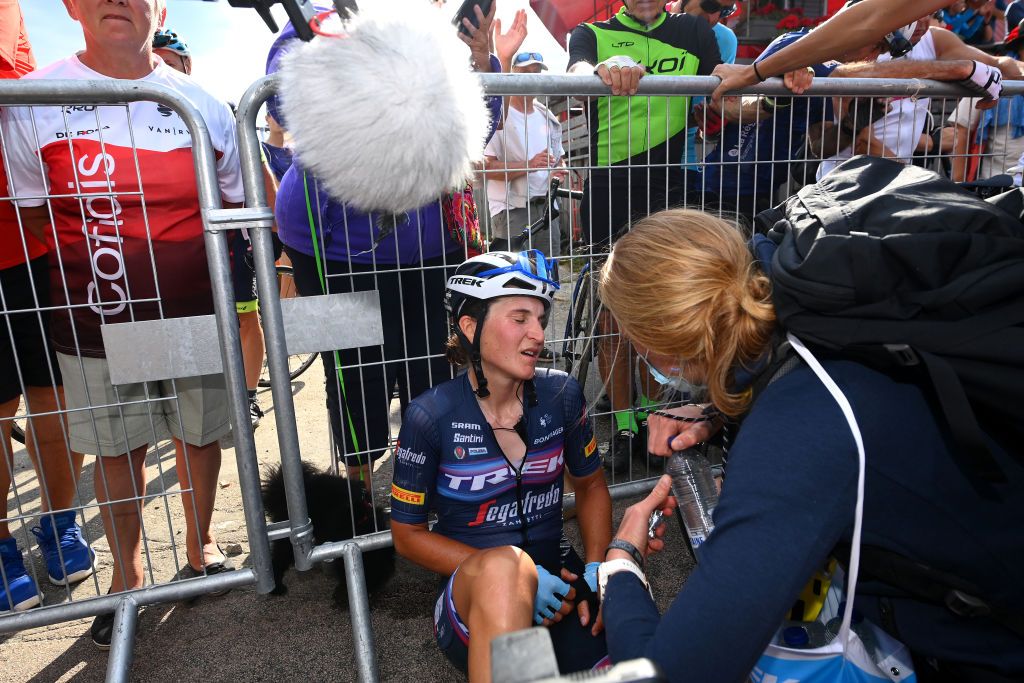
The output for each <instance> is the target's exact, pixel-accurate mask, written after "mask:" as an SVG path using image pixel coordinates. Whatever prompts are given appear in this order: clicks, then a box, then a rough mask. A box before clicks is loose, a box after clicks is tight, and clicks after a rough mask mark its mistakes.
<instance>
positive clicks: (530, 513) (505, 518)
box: [466, 483, 562, 526]
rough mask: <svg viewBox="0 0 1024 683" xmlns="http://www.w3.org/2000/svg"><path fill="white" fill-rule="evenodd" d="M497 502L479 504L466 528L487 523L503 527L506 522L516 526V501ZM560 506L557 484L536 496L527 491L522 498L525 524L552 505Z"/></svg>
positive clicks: (517, 506) (517, 516) (517, 511)
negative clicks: (499, 503) (473, 517)
mask: <svg viewBox="0 0 1024 683" xmlns="http://www.w3.org/2000/svg"><path fill="white" fill-rule="evenodd" d="M497 502H498V500H497V498H494V499H491V500H488V501H487V502H485V503H481V504H480V508H479V509H478V510H477V513H476V518H475V519H474V520H473V521H472V522H470V523H469V524H467V525H466V526H480V525H481V524H487V523H491V524H496V525H498V526H504V525H505V524H506V523H508V522H515V523H517V524H518V523H519V521H520V520H519V503H518V501H512V502H509V503H504V504H503V505H497ZM561 504H562V487H561V486H560V485H559V484H557V483H556V484H552V485H551V488H549V489H548V490H547V491H545V492H544V493H540V494H537V493H533V492H532V491H527V492H526V497H525V498H523V514H524V515H526V522H527V523H528V524H529V523H530V522H532V521H535V519H536V517H538V516H539V514H540V513H541V512H542V511H544V510H547V509H548V508H550V507H552V506H554V505H558V506H559V507H561Z"/></svg>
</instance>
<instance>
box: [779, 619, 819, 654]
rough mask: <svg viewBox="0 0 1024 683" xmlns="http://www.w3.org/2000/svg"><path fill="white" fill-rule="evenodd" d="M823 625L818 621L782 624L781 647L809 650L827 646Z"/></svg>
mask: <svg viewBox="0 0 1024 683" xmlns="http://www.w3.org/2000/svg"><path fill="white" fill-rule="evenodd" d="M830 640H831V639H830V638H828V636H826V634H825V625H824V624H822V623H821V622H820V621H784V622H782V639H781V643H780V644H781V645H785V646H786V647H791V648H794V649H797V650H810V649H814V648H818V647H822V646H823V645H826V644H828V642H829V641H830Z"/></svg>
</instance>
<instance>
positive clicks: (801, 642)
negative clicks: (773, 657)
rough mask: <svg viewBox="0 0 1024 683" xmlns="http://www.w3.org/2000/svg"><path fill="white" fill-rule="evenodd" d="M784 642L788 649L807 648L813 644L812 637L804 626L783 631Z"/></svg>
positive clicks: (791, 627)
mask: <svg viewBox="0 0 1024 683" xmlns="http://www.w3.org/2000/svg"><path fill="white" fill-rule="evenodd" d="M782 641H783V642H784V643H786V645H787V646H788V647H796V648H805V647H807V646H808V644H810V642H811V636H810V635H809V634H808V633H807V629H805V628H804V627H803V626H790V627H788V628H786V629H785V630H783V631H782Z"/></svg>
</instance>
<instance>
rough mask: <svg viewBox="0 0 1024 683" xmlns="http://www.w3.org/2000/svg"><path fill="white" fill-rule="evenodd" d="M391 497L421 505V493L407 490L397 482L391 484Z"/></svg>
mask: <svg viewBox="0 0 1024 683" xmlns="http://www.w3.org/2000/svg"><path fill="white" fill-rule="evenodd" d="M391 497H392V498H394V499H395V500H397V501H399V502H402V503H408V504H409V505H423V494H422V493H416V492H415V491H407V490H406V489H403V488H402V487H401V486H399V485H398V484H392V485H391Z"/></svg>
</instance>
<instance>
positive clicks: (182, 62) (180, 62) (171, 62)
mask: <svg viewBox="0 0 1024 683" xmlns="http://www.w3.org/2000/svg"><path fill="white" fill-rule="evenodd" d="M153 52H155V53H156V54H157V55H158V56H159V57H160V59H162V60H164V64H166V65H167V66H169V67H171V68H172V69H174V70H175V71H180V72H181V73H183V74H185V75H186V76H188V75H189V74H191V73H192V60H190V59H189V58H188V57H182V56H181V55H179V54H178V53H177V52H174V51H173V50H168V49H166V48H162V47H161V48H157V49H155V50H153Z"/></svg>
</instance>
